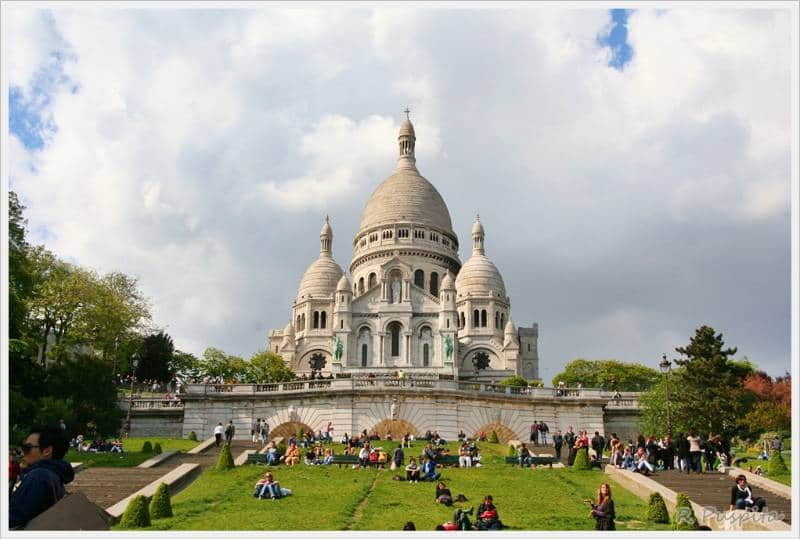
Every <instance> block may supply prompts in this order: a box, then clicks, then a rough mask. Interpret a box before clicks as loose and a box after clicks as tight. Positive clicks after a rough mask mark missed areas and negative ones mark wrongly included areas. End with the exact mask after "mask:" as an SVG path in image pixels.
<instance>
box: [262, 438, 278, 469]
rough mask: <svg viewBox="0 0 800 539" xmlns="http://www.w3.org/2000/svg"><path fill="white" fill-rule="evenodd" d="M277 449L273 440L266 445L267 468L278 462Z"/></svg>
mask: <svg viewBox="0 0 800 539" xmlns="http://www.w3.org/2000/svg"><path fill="white" fill-rule="evenodd" d="M278 456H279V455H278V448H277V446H276V445H275V440H272V441H271V442H270V443H268V444H267V451H266V454H265V457H264V459H265V461H266V463H267V466H273V465H275V464H277V463H278V462H279V460H278Z"/></svg>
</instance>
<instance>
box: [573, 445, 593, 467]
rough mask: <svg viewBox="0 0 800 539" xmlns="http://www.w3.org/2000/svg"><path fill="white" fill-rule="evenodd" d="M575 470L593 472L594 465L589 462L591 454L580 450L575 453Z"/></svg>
mask: <svg viewBox="0 0 800 539" xmlns="http://www.w3.org/2000/svg"><path fill="white" fill-rule="evenodd" d="M572 469H573V470H591V469H592V463H591V462H590V461H589V452H588V451H586V450H585V449H582V448H581V449H578V451H577V452H576V453H575V462H573V463H572Z"/></svg>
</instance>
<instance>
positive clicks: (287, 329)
mask: <svg viewBox="0 0 800 539" xmlns="http://www.w3.org/2000/svg"><path fill="white" fill-rule="evenodd" d="M293 335H294V326H293V325H292V323H291V322H289V323H288V324H286V327H285V328H283V336H284V337H287V336H293Z"/></svg>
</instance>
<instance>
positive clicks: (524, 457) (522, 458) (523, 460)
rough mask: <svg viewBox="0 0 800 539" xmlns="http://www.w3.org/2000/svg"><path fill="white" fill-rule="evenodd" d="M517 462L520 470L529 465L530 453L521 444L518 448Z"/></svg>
mask: <svg viewBox="0 0 800 539" xmlns="http://www.w3.org/2000/svg"><path fill="white" fill-rule="evenodd" d="M517 462H518V463H519V467H520V468H524V467H525V466H527V465H528V464H530V463H531V452H530V451H528V448H527V447H525V444H524V443H523V444H522V445H521V446H519V455H518V456H517Z"/></svg>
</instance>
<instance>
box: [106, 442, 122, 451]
mask: <svg viewBox="0 0 800 539" xmlns="http://www.w3.org/2000/svg"><path fill="white" fill-rule="evenodd" d="M109 451H110V452H111V453H122V452H123V450H122V442H121V441H120V440H119V439H116V440H114V441H113V442H111V449H110V450H109Z"/></svg>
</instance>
